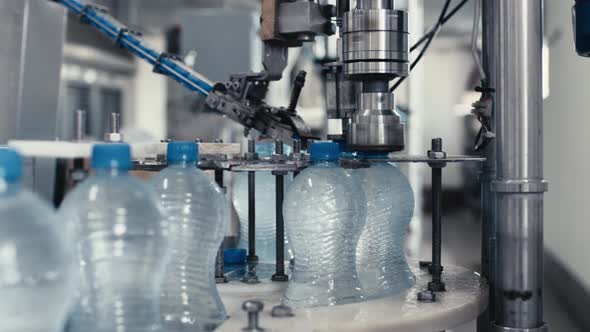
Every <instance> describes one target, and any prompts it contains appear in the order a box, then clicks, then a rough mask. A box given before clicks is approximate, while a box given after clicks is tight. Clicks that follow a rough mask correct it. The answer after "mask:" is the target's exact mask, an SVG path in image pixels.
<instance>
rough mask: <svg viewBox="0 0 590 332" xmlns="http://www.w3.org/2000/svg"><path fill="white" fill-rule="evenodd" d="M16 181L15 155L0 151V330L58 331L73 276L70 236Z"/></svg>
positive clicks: (19, 163)
mask: <svg viewBox="0 0 590 332" xmlns="http://www.w3.org/2000/svg"><path fill="white" fill-rule="evenodd" d="M21 177H22V159H21V157H20V156H19V154H18V153H17V152H15V151H14V150H11V149H8V148H0V266H1V268H0V331H2V332H24V331H26V332H61V331H62V330H63V326H64V321H65V318H66V316H67V314H68V312H69V308H70V305H71V304H72V300H73V296H74V291H75V280H76V275H77V273H76V268H75V262H76V261H75V250H73V248H74V247H73V245H72V238H71V234H70V233H69V232H68V228H67V227H64V225H63V224H60V223H59V221H58V219H57V218H56V216H55V212H54V210H53V208H52V207H51V206H49V205H48V204H47V203H46V202H44V201H42V200H41V199H40V198H38V197H37V196H36V195H34V194H33V193H31V192H29V191H28V190H26V189H24V188H22V186H21Z"/></svg>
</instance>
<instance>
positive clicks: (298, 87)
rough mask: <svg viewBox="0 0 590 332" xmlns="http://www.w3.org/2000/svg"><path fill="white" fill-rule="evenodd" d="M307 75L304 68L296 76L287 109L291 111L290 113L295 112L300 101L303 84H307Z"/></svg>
mask: <svg viewBox="0 0 590 332" xmlns="http://www.w3.org/2000/svg"><path fill="white" fill-rule="evenodd" d="M306 76H307V73H306V72H305V71H304V70H302V71H300V72H299V73H298V74H297V76H296V77H295V81H294V83H293V91H292V92H291V99H290V101H289V108H287V111H289V113H295V109H296V108H297V103H298V102H299V97H300V96H301V91H302V90H303V86H304V85H305V77H306Z"/></svg>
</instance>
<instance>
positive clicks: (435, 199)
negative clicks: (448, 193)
mask: <svg viewBox="0 0 590 332" xmlns="http://www.w3.org/2000/svg"><path fill="white" fill-rule="evenodd" d="M443 153H444V152H443V150H442V139H440V138H435V139H433V140H432V150H430V151H429V155H430V156H432V157H433V158H437V159H441V157H443V155H442V154H443ZM444 166H445V164H444V162H433V163H430V167H431V169H432V264H431V265H430V267H429V270H430V273H431V274H432V281H431V282H430V283H428V290H430V291H433V292H442V291H444V290H445V284H444V282H443V281H442V271H443V266H442V262H441V261H442V169H443V167H444Z"/></svg>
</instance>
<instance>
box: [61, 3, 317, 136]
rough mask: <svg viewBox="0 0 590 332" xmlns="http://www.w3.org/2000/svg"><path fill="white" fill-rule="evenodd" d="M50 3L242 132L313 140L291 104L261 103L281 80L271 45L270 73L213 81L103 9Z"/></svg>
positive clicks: (280, 52) (281, 52)
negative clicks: (190, 93) (196, 97)
mask: <svg viewBox="0 0 590 332" xmlns="http://www.w3.org/2000/svg"><path fill="white" fill-rule="evenodd" d="M54 1H56V2H58V3H60V4H62V5H63V6H65V7H66V8H68V9H69V10H70V11H71V12H73V13H74V14H76V15H78V16H79V17H80V20H81V21H82V22H85V23H87V24H89V25H90V26H92V27H94V28H96V29H97V30H98V31H100V32H101V33H102V34H103V35H105V36H107V37H108V38H110V39H112V40H113V41H114V42H115V44H116V45H118V46H120V47H122V48H125V49H126V50H128V51H129V52H131V53H133V54H134V55H136V56H137V57H139V58H141V59H143V60H145V61H147V62H148V63H149V64H151V65H153V66H154V72H156V73H159V74H163V75H166V76H168V77H170V78H172V79H173V80H175V81H177V82H178V83H180V84H182V85H183V86H185V87H186V88H188V89H189V90H191V91H195V92H197V93H199V94H201V95H203V96H206V98H207V99H206V106H207V107H208V108H210V109H212V110H215V111H218V112H220V113H222V114H224V115H226V116H227V117H229V118H231V119H233V120H234V121H237V122H238V123H240V124H242V125H243V126H244V127H245V131H246V132H248V131H249V130H250V129H256V130H258V131H259V132H261V133H262V134H265V135H269V136H271V137H275V138H281V139H283V140H289V139H291V138H299V139H303V140H305V139H308V138H313V137H312V136H311V133H310V130H309V128H308V127H307V125H306V124H305V122H304V121H303V120H302V119H301V117H299V116H298V115H297V114H296V111H295V109H294V107H295V105H291V107H289V108H288V109H287V108H284V107H280V108H277V107H272V106H269V105H267V104H266V103H265V102H264V101H263V100H264V98H265V97H266V93H267V90H268V83H269V81H270V80H274V79H280V77H281V75H280V73H281V72H282V70H283V69H284V66H282V64H281V62H283V60H280V61H279V62H278V66H277V65H276V64H277V61H276V60H275V59H284V58H283V56H284V54H285V53H286V49H285V48H277V47H270V48H269V51H268V52H265V54H269V55H271V56H272V59H265V63H264V65H265V68H267V67H271V66H270V65H268V66H267V64H275V66H274V68H272V69H274V71H273V70H271V71H265V72H262V73H250V74H237V75H232V76H231V78H230V80H229V81H227V82H221V83H213V82H211V81H209V80H208V79H207V78H206V77H204V76H203V75H201V74H199V73H197V72H195V71H194V70H192V69H191V68H189V67H188V66H186V65H185V64H184V63H183V62H182V60H181V59H179V58H177V57H175V56H171V55H168V54H166V53H162V52H158V51H156V50H154V49H153V48H151V47H150V46H149V45H147V44H146V43H145V42H144V41H143V40H142V39H141V34H139V33H137V32H134V31H132V30H131V29H129V28H128V27H127V26H126V25H125V24H123V23H121V22H119V21H118V20H116V19H115V18H113V17H112V16H111V15H110V14H109V13H108V11H107V10H106V9H105V8H103V7H100V6H97V5H94V4H89V3H86V2H84V1H81V0H54ZM284 63H286V61H284ZM299 90H300V89H299ZM299 92H300V91H299ZM295 104H296V103H295Z"/></svg>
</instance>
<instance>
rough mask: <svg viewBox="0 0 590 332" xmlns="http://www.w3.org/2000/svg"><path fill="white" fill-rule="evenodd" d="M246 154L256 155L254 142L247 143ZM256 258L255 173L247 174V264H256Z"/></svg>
mask: <svg viewBox="0 0 590 332" xmlns="http://www.w3.org/2000/svg"><path fill="white" fill-rule="evenodd" d="M248 153H251V154H255V153H256V142H255V141H254V140H249V141H248ZM257 261H258V256H256V172H248V262H257Z"/></svg>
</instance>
